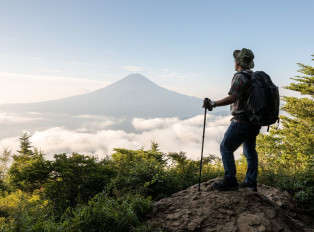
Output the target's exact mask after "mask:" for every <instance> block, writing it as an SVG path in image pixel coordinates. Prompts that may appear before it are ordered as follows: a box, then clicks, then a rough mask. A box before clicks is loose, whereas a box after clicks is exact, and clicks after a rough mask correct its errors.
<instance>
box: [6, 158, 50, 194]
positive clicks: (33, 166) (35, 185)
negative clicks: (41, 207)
mask: <svg viewBox="0 0 314 232" xmlns="http://www.w3.org/2000/svg"><path fill="white" fill-rule="evenodd" d="M50 172H51V162H50V161H47V160H45V159H44V157H43V156H42V155H32V156H30V155H25V154H20V155H14V156H13V163H12V165H11V167H10V169H9V172H8V173H9V182H10V184H11V186H12V187H14V188H16V189H21V190H23V191H26V192H32V191H34V190H35V189H40V188H42V186H43V184H44V183H45V182H46V181H47V179H48V177H49V175H50Z"/></svg>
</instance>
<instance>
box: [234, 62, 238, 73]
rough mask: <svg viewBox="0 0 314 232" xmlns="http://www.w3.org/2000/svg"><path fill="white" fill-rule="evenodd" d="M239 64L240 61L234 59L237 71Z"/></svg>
mask: <svg viewBox="0 0 314 232" xmlns="http://www.w3.org/2000/svg"><path fill="white" fill-rule="evenodd" d="M238 66H239V63H238V61H236V60H234V70H235V71H238Z"/></svg>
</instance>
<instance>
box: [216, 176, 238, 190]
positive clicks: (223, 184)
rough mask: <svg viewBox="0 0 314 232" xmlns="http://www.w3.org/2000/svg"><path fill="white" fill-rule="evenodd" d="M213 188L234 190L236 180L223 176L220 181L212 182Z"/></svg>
mask: <svg viewBox="0 0 314 232" xmlns="http://www.w3.org/2000/svg"><path fill="white" fill-rule="evenodd" d="M213 187H214V189H216V190H219V191H234V190H238V189H239V186H238V182H237V181H236V180H234V181H231V180H229V179H228V178H224V179H223V180H222V181H220V182H217V183H214V184H213Z"/></svg>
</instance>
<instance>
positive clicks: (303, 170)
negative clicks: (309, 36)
mask: <svg viewBox="0 0 314 232" xmlns="http://www.w3.org/2000/svg"><path fill="white" fill-rule="evenodd" d="M312 60H314V59H312ZM298 65H299V67H300V70H298V72H300V73H301V74H302V76H296V77H295V78H291V79H292V80H293V81H295V82H296V83H291V84H290V85H289V86H286V87H284V88H285V89H289V90H292V91H296V92H298V93H299V94H300V95H301V97H295V96H283V97H282V100H283V101H284V102H285V105H284V106H283V107H282V108H281V109H282V110H283V111H285V112H287V113H288V115H287V116H284V115H281V116H280V119H281V124H282V128H280V129H274V128H272V130H271V131H270V133H269V134H262V135H260V136H259V137H258V142H257V145H258V152H259V157H260V168H261V173H264V174H262V175H261V178H262V179H263V178H264V180H265V181H266V182H268V184H272V185H274V184H275V185H277V186H278V187H282V188H285V189H287V190H290V191H291V192H293V193H294V194H295V196H296V197H297V198H298V199H299V200H300V201H302V202H304V203H306V202H309V201H314V194H313V192H314V170H313V168H314V166H313V158H314V157H313V154H314V146H313V141H314V101H313V94H314V67H313V66H309V65H304V64H300V63H298Z"/></svg>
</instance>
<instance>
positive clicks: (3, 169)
mask: <svg viewBox="0 0 314 232" xmlns="http://www.w3.org/2000/svg"><path fill="white" fill-rule="evenodd" d="M11 156H12V152H11V150H9V149H8V148H3V151H2V154H1V156H0V173H1V178H2V179H5V177H6V175H7V171H8V165H9V162H10V159H11Z"/></svg>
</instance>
